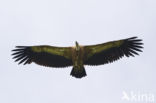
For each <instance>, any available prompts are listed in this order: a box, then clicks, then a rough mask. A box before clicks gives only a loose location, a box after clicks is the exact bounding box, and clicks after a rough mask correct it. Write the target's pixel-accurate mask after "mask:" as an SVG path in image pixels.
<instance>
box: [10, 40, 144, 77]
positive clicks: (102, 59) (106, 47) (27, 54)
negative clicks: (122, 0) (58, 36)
mask: <svg viewBox="0 0 156 103" xmlns="http://www.w3.org/2000/svg"><path fill="white" fill-rule="evenodd" d="M142 45H143V43H142V39H138V38H137V37H131V38H127V39H121V40H116V41H110V42H106V43H102V44H97V45H86V46H83V45H79V44H78V42H75V46H74V47H56V46H49V45H38V46H16V48H15V49H13V50H12V52H13V54H12V56H13V59H15V62H18V64H22V63H23V64H24V65H25V64H31V63H32V62H34V63H36V64H39V65H42V66H47V67H55V68H62V67H68V66H73V68H72V70H71V73H70V75H71V76H73V77H76V78H82V77H84V76H86V71H85V68H84V65H91V66H97V65H102V64H107V63H112V62H114V61H116V60H119V59H120V58H122V57H124V56H125V57H131V56H132V57H134V56H135V55H139V54H138V52H142V50H141V49H142V48H143V46H142Z"/></svg>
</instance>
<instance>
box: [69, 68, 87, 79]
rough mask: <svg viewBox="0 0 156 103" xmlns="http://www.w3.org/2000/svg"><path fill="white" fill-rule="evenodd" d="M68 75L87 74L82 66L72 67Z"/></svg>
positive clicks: (80, 75) (83, 75)
mask: <svg viewBox="0 0 156 103" xmlns="http://www.w3.org/2000/svg"><path fill="white" fill-rule="evenodd" d="M70 75H72V76H73V77H76V78H82V77H85V76H86V75H87V74H86V70H85V68H84V67H82V68H80V69H78V68H75V67H73V69H72V71H71V73H70Z"/></svg>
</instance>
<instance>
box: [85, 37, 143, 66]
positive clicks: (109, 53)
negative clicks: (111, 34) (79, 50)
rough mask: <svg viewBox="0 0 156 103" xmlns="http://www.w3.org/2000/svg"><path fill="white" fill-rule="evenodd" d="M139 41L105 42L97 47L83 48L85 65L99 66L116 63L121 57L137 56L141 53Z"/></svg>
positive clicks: (133, 38) (130, 39)
mask: <svg viewBox="0 0 156 103" xmlns="http://www.w3.org/2000/svg"><path fill="white" fill-rule="evenodd" d="M141 41H142V40H141V39H137V37H132V38H128V39H122V40H118V41H112V42H107V43H103V44H98V45H90V46H85V47H84V49H85V50H84V51H85V55H86V57H85V61H84V64H86V65H101V64H106V63H111V62H113V61H116V60H118V59H120V58H122V57H123V56H126V57H129V56H133V57H134V55H139V54H138V52H142V50H141V49H142V48H143V47H142V45H143V43H141Z"/></svg>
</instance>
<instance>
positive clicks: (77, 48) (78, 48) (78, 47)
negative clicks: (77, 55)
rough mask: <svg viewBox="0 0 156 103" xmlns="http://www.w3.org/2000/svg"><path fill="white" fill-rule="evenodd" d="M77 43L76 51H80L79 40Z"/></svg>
mask: <svg viewBox="0 0 156 103" xmlns="http://www.w3.org/2000/svg"><path fill="white" fill-rule="evenodd" d="M75 45H76V47H75V49H76V51H79V50H80V46H79V44H78V42H77V41H76V42H75Z"/></svg>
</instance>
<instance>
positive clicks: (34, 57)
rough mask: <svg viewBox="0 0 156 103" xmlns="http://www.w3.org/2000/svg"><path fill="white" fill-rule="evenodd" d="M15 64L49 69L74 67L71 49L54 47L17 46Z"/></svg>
mask: <svg viewBox="0 0 156 103" xmlns="http://www.w3.org/2000/svg"><path fill="white" fill-rule="evenodd" d="M12 51H13V52H14V53H13V54H12V55H13V56H14V57H13V59H15V62H17V61H18V62H19V64H21V63H23V64H24V65H25V64H30V63H32V62H35V63H36V64H39V65H43V66H49V67H66V66H71V65H72V60H71V48H70V47H52V46H45V45H43V46H16V49H14V50H12Z"/></svg>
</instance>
